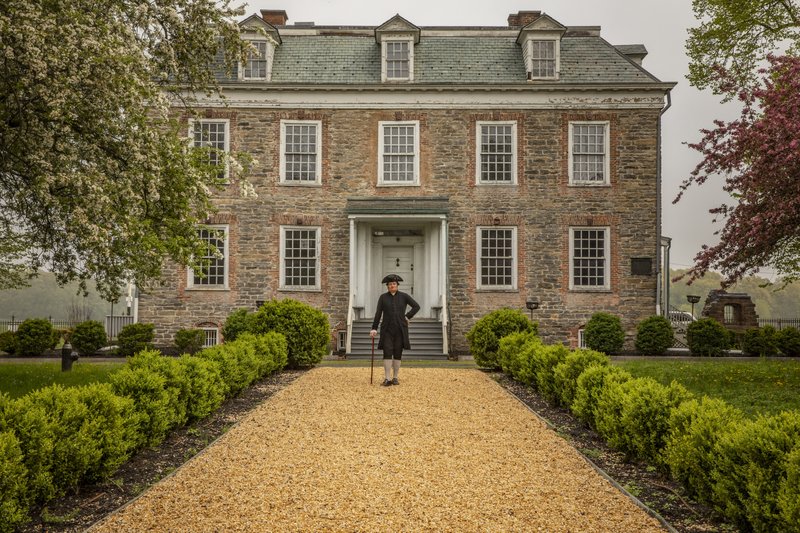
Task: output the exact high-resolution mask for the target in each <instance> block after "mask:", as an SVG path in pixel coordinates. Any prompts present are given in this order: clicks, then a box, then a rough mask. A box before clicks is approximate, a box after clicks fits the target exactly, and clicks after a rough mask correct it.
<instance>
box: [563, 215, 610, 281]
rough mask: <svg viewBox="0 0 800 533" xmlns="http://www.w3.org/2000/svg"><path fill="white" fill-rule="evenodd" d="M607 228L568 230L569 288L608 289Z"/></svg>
mask: <svg viewBox="0 0 800 533" xmlns="http://www.w3.org/2000/svg"><path fill="white" fill-rule="evenodd" d="M608 237H609V235H608V228H571V229H570V288H572V289H608V288H609V275H608V274H609V272H608V265H609V250H610V248H609V241H608Z"/></svg>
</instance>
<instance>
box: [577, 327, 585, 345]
mask: <svg viewBox="0 0 800 533" xmlns="http://www.w3.org/2000/svg"><path fill="white" fill-rule="evenodd" d="M578 348H587V346H586V330H584V329H583V328H580V329H579V330H578Z"/></svg>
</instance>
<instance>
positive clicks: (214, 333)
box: [202, 328, 219, 348]
mask: <svg viewBox="0 0 800 533" xmlns="http://www.w3.org/2000/svg"><path fill="white" fill-rule="evenodd" d="M202 330H203V332H204V333H205V334H206V337H205V341H203V348H210V347H211V346H216V345H217V344H219V328H202Z"/></svg>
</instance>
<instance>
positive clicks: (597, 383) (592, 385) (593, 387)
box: [570, 365, 633, 427]
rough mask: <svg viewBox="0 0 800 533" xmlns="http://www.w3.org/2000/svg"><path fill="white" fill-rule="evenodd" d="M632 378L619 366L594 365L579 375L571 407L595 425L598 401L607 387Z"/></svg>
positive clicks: (587, 421) (575, 412)
mask: <svg viewBox="0 0 800 533" xmlns="http://www.w3.org/2000/svg"><path fill="white" fill-rule="evenodd" d="M631 379H633V377H632V376H631V375H630V374H629V373H628V372H627V371H625V370H622V369H621V368H619V367H616V366H607V365H592V366H590V367H588V368H587V369H586V370H584V371H583V373H581V375H580V376H578V379H577V381H576V383H575V397H574V399H573V401H572V405H571V406H570V409H571V410H572V412H573V413H574V414H575V416H577V417H578V418H580V419H581V420H583V421H584V422H586V423H587V424H589V425H590V426H592V427H595V426H596V424H595V412H596V409H597V402H598V400H599V398H600V394H601V393H602V392H603V390H604V389H605V387H608V386H610V385H611V384H612V383H623V382H625V381H629V380H631Z"/></svg>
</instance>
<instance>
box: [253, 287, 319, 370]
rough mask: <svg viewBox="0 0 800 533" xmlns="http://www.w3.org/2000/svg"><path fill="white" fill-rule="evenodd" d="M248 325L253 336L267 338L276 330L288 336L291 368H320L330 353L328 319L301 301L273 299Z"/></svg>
mask: <svg viewBox="0 0 800 533" xmlns="http://www.w3.org/2000/svg"><path fill="white" fill-rule="evenodd" d="M248 323H249V326H250V327H249V332H250V333H255V334H256V335H263V334H265V333H269V332H270V331H276V332H278V333H281V334H283V336H285V337H286V342H287V346H288V350H289V352H288V366H289V367H290V368H300V367H309V366H313V365H316V364H317V363H319V362H320V361H322V358H323V357H325V356H326V355H327V354H328V353H329V351H330V340H331V333H330V324H329V323H328V317H327V316H326V315H325V313H323V312H322V311H320V310H318V309H315V308H313V307H311V306H310V305H307V304H304V303H302V302H298V301H297V300H292V299H291V298H286V299H284V300H270V301H268V302H266V303H264V305H262V306H261V307H260V308H259V309H258V311H257V312H256V313H255V314H254V315H253V317H252V318H251V319H248Z"/></svg>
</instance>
